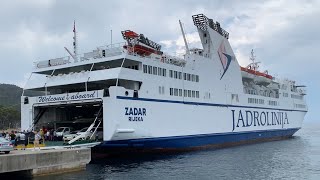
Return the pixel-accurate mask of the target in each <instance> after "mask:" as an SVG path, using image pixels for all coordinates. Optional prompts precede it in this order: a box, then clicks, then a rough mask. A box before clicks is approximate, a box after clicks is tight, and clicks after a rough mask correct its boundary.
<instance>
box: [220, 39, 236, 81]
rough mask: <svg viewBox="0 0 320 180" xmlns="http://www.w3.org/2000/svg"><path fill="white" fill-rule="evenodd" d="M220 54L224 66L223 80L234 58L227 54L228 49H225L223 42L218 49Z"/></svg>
mask: <svg viewBox="0 0 320 180" xmlns="http://www.w3.org/2000/svg"><path fill="white" fill-rule="evenodd" d="M218 54H219V58H220V61H221V64H222V68H223V73H222V76H221V77H220V80H221V79H222V78H223V76H224V74H225V73H226V72H227V70H228V68H229V66H230V63H231V60H232V59H233V57H232V56H231V55H229V54H227V53H226V48H225V47H224V44H223V41H222V42H221V44H220V47H219V49H218Z"/></svg>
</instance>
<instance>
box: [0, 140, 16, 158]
mask: <svg viewBox="0 0 320 180" xmlns="http://www.w3.org/2000/svg"><path fill="white" fill-rule="evenodd" d="M10 151H13V144H11V142H10V141H8V140H6V139H5V138H3V137H0V152H4V153H6V154H9V153H10Z"/></svg>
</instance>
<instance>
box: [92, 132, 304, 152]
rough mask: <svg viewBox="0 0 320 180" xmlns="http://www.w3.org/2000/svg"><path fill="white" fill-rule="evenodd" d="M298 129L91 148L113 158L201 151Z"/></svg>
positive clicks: (285, 136) (277, 136)
mask: <svg viewBox="0 0 320 180" xmlns="http://www.w3.org/2000/svg"><path fill="white" fill-rule="evenodd" d="M299 129H300V128H290V129H280V130H279V129H274V130H263V131H249V132H234V133H215V134H201V135H191V136H176V137H160V138H145V139H130V140H118V141H104V142H102V143H101V144H100V145H98V146H96V147H95V148H94V149H93V152H94V154H95V156H98V157H99V155H97V154H104V155H106V156H108V155H115V154H123V153H158V152H161V153H162V152H179V151H190V150H201V149H212V148H213V149H214V148H224V147H230V146H237V145H243V144H250V143H259V142H266V141H275V140H282V139H288V138H291V137H292V135H293V134H294V133H296V132H297V131H298V130H299Z"/></svg>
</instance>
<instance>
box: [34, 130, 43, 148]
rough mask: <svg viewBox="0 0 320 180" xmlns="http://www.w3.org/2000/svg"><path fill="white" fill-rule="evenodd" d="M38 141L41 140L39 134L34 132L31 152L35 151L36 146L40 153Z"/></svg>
mask: <svg viewBox="0 0 320 180" xmlns="http://www.w3.org/2000/svg"><path fill="white" fill-rule="evenodd" d="M40 139H41V136H40V134H39V133H38V132H37V131H35V132H34V141H33V150H35V149H36V146H37V147H38V148H39V151H40V144H39V141H40Z"/></svg>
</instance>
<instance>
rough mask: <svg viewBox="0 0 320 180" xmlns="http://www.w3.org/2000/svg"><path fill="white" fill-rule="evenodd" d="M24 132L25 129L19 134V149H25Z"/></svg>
mask: <svg viewBox="0 0 320 180" xmlns="http://www.w3.org/2000/svg"><path fill="white" fill-rule="evenodd" d="M24 133H25V131H23V132H21V134H20V141H19V144H20V145H21V150H26V135H25V134H24Z"/></svg>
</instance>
